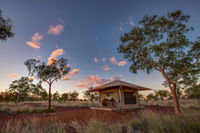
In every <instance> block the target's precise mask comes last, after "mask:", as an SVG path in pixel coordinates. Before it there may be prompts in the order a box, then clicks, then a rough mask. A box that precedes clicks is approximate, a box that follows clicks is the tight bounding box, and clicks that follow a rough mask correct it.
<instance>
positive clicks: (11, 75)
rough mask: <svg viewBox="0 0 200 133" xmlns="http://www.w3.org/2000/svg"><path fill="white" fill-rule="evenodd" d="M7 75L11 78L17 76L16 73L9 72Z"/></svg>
mask: <svg viewBox="0 0 200 133" xmlns="http://www.w3.org/2000/svg"><path fill="white" fill-rule="evenodd" d="M8 76H9V77H11V78H16V77H18V74H16V73H11V74H8Z"/></svg>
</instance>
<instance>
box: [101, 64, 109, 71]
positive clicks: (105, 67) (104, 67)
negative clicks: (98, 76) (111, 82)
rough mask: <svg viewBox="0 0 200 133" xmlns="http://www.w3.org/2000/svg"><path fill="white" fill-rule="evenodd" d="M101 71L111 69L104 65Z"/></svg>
mask: <svg viewBox="0 0 200 133" xmlns="http://www.w3.org/2000/svg"><path fill="white" fill-rule="evenodd" d="M102 70H103V71H110V70H111V68H110V67H109V66H106V65H105V66H103V67H102Z"/></svg>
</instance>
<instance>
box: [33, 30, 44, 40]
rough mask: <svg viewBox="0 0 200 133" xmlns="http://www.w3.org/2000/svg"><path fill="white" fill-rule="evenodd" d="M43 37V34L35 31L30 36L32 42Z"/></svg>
mask: <svg viewBox="0 0 200 133" xmlns="http://www.w3.org/2000/svg"><path fill="white" fill-rule="evenodd" d="M42 39H43V35H42V34H40V33H38V32H37V33H35V34H34V35H33V36H32V41H33V42H39V41H40V40H42Z"/></svg>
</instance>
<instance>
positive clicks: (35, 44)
mask: <svg viewBox="0 0 200 133" xmlns="http://www.w3.org/2000/svg"><path fill="white" fill-rule="evenodd" d="M26 44H27V45H29V46H31V47H32V48H37V49H38V48H40V43H38V42H26Z"/></svg>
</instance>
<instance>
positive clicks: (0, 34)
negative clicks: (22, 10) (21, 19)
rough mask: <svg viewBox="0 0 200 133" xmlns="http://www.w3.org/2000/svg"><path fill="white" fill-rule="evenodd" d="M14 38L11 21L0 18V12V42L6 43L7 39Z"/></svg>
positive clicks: (0, 14) (0, 15) (0, 13)
mask: <svg viewBox="0 0 200 133" xmlns="http://www.w3.org/2000/svg"><path fill="white" fill-rule="evenodd" d="M12 37H14V32H13V25H12V21H11V20H10V19H9V18H5V17H3V16H2V12H1V10H0V40H2V41H6V40H7V39H8V38H12Z"/></svg>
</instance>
